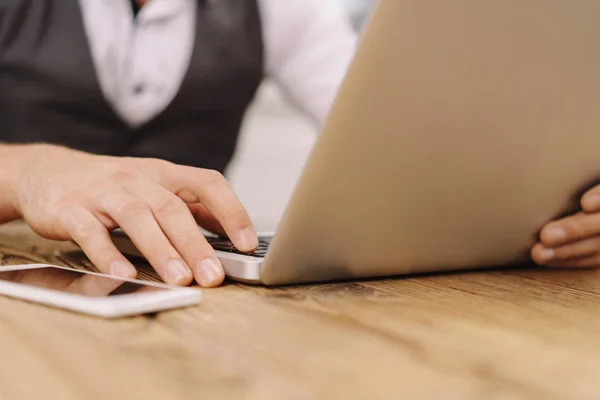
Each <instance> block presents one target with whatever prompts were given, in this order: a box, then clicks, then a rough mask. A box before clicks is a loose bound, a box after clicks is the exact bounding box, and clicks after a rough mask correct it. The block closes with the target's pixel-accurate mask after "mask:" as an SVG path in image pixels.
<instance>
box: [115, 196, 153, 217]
mask: <svg viewBox="0 0 600 400" xmlns="http://www.w3.org/2000/svg"><path fill="white" fill-rule="evenodd" d="M148 211H149V208H148V205H146V204H145V203H144V202H142V201H140V200H127V201H124V202H123V203H121V204H119V205H118V206H117V207H116V213H117V214H118V215H129V216H141V215H144V214H147V213H148Z"/></svg>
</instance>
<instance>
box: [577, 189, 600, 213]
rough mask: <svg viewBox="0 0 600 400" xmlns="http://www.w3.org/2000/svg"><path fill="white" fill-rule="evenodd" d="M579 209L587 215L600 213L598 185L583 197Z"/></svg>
mask: <svg viewBox="0 0 600 400" xmlns="http://www.w3.org/2000/svg"><path fill="white" fill-rule="evenodd" d="M581 207H582V208H583V210H584V211H585V212H587V213H594V212H598V211H600V185H598V186H595V187H593V188H592V189H590V190H588V191H587V192H586V193H585V194H584V195H583V197H582V198H581Z"/></svg>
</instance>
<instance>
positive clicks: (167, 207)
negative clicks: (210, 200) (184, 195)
mask: <svg viewBox="0 0 600 400" xmlns="http://www.w3.org/2000/svg"><path fill="white" fill-rule="evenodd" d="M184 208H185V209H186V210H187V207H185V203H183V201H182V200H181V199H180V198H179V197H177V196H175V195H171V194H169V195H165V196H162V197H159V198H157V199H156V200H155V201H154V202H153V207H152V209H153V210H154V211H155V212H157V213H159V214H173V213H175V212H180V211H181V210H183V209H184Z"/></svg>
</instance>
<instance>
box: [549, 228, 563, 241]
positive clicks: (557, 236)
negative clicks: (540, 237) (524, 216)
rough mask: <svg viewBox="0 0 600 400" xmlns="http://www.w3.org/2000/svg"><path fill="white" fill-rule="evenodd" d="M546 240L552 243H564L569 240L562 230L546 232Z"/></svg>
mask: <svg viewBox="0 0 600 400" xmlns="http://www.w3.org/2000/svg"><path fill="white" fill-rule="evenodd" d="M544 239H545V240H546V241H549V242H552V243H562V242H564V241H565V240H566V239H567V233H566V232H565V231H564V229H561V228H549V229H547V230H546V231H545V232H544Z"/></svg>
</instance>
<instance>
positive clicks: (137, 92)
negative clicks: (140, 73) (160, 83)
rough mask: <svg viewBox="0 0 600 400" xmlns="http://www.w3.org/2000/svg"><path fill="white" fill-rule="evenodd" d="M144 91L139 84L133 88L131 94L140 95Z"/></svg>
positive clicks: (142, 86)
mask: <svg viewBox="0 0 600 400" xmlns="http://www.w3.org/2000/svg"><path fill="white" fill-rule="evenodd" d="M144 89H145V87H144V85H143V84H141V83H139V84H137V85H135V86H134V87H133V93H134V94H142V93H144Z"/></svg>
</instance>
